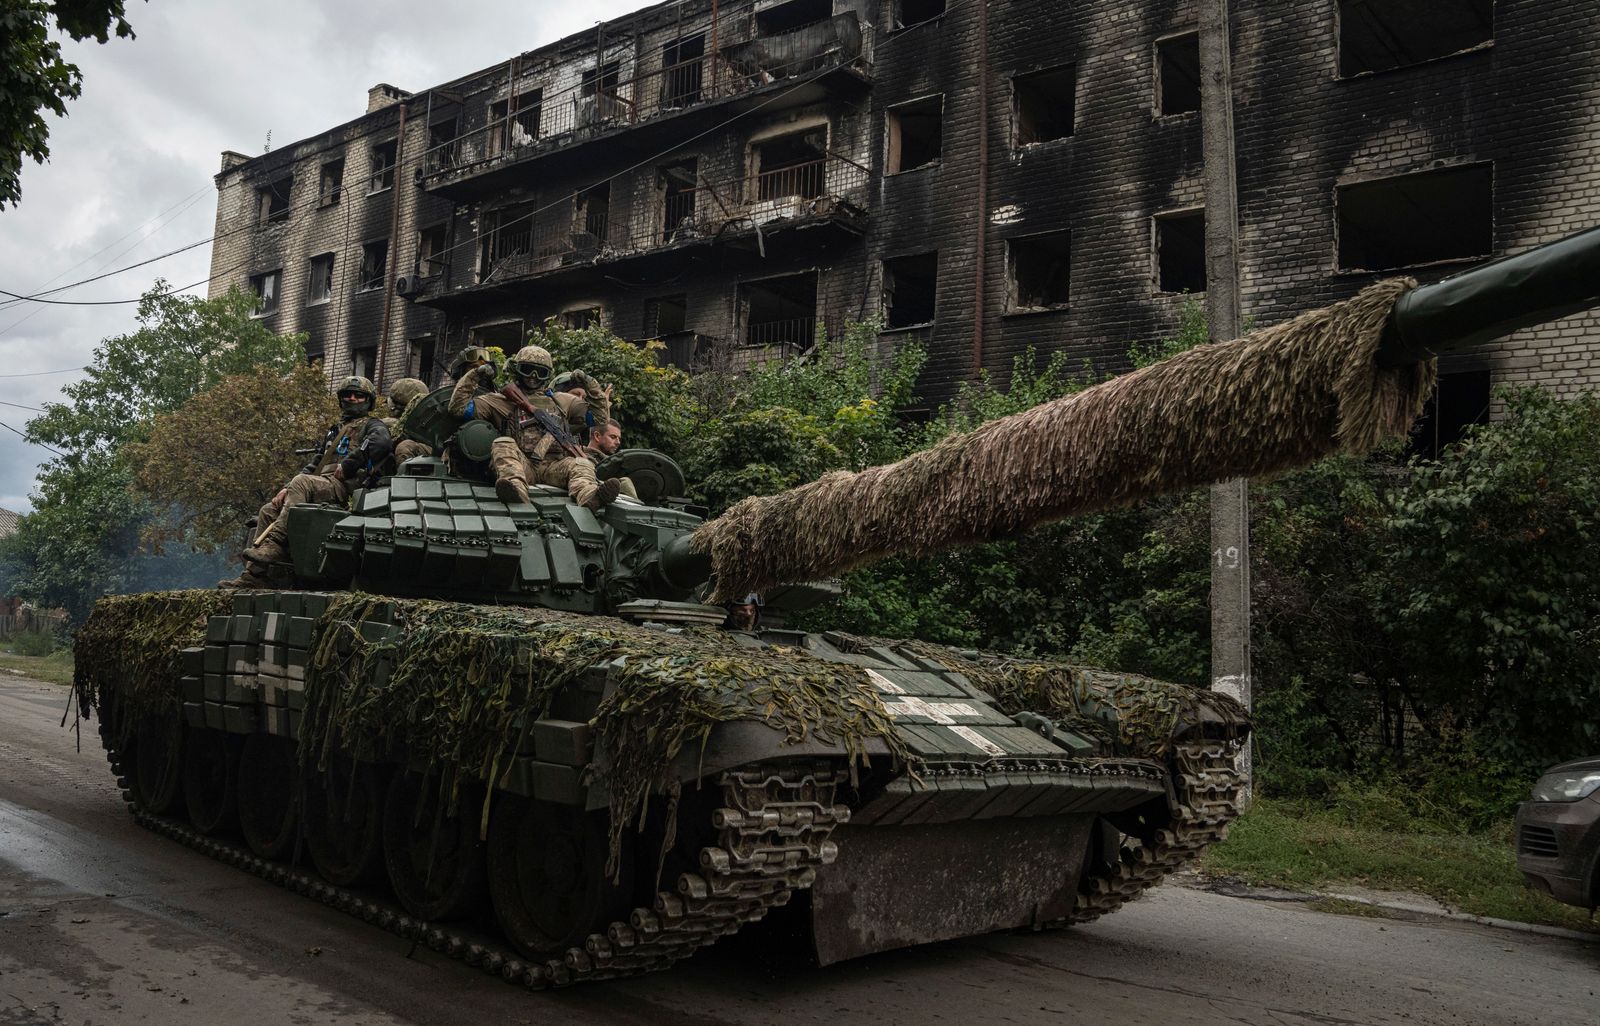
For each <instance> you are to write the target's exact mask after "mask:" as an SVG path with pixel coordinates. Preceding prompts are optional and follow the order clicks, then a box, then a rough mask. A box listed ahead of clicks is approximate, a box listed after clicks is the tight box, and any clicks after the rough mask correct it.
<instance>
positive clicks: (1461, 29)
mask: <svg viewBox="0 0 1600 1026" xmlns="http://www.w3.org/2000/svg"><path fill="white" fill-rule="evenodd" d="M1493 38H1494V0H1384V2H1383V3H1381V4H1377V3H1373V2H1372V0H1339V74H1341V75H1343V76H1345V77H1346V78H1349V77H1350V76H1352V75H1364V74H1367V73H1369V72H1374V71H1388V70H1389V69H1391V68H1403V67H1406V66H1407V65H1410V64H1420V63H1422V62H1423V61H1431V60H1434V59H1436V58H1439V57H1448V56H1450V55H1451V54H1453V53H1460V52H1461V51H1462V50H1472V49H1476V48H1478V47H1481V46H1483V45H1484V44H1486V43H1488V42H1490V41H1491V40H1492V39H1493Z"/></svg>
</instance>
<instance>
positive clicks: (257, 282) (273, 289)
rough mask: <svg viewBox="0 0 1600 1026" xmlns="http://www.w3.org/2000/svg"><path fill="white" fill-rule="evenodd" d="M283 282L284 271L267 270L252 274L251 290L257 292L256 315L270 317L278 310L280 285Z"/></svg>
mask: <svg viewBox="0 0 1600 1026" xmlns="http://www.w3.org/2000/svg"><path fill="white" fill-rule="evenodd" d="M281 284H283V271H281V270H277V271H267V272H265V273H264V274H252V275H251V276H250V291H251V292H254V293H255V294H256V308H255V310H254V312H253V314H252V316H255V317H270V316H272V315H273V314H275V313H277V312H278V286H279V285H281Z"/></svg>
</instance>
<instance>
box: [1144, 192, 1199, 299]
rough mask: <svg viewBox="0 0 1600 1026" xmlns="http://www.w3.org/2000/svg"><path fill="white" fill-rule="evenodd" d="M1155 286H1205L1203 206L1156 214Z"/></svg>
mask: <svg viewBox="0 0 1600 1026" xmlns="http://www.w3.org/2000/svg"><path fill="white" fill-rule="evenodd" d="M1156 288H1157V289H1158V290H1159V291H1161V292H1204V291H1205V290H1206V212H1205V211H1204V210H1203V209H1202V210H1179V211H1174V212H1172V213H1170V214H1157V215H1156Z"/></svg>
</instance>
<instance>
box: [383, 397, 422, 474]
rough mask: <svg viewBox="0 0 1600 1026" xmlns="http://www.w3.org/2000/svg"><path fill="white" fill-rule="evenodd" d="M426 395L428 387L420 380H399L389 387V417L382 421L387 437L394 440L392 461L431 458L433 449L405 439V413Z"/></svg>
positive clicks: (402, 461) (399, 461)
mask: <svg viewBox="0 0 1600 1026" xmlns="http://www.w3.org/2000/svg"><path fill="white" fill-rule="evenodd" d="M427 394H428V386H427V385H426V384H424V383H423V382H422V380H421V379H420V378H401V379H400V380H399V381H396V382H395V383H394V384H392V385H390V386H389V414H390V415H389V416H387V417H385V418H384V419H383V425H384V427H386V428H388V429H389V437H390V438H393V439H394V440H395V443H394V461H395V463H397V464H399V463H404V462H405V461H406V460H409V459H412V458H413V457H416V456H432V455H433V447H432V446H430V445H428V444H427V443H425V442H418V441H416V440H414V439H410V438H406V437H405V422H406V413H407V412H408V411H409V410H410V409H411V408H412V407H413V406H414V405H415V404H416V402H417V400H419V399H421V398H422V397H423V396H425V395H427Z"/></svg>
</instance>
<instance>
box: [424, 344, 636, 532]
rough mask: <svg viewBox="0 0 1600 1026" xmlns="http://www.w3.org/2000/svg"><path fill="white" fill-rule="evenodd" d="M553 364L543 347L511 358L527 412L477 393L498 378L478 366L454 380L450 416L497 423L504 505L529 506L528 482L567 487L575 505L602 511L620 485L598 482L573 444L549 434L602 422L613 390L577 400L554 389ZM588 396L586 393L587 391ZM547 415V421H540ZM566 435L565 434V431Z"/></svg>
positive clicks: (494, 451) (497, 469) (493, 452)
mask: <svg viewBox="0 0 1600 1026" xmlns="http://www.w3.org/2000/svg"><path fill="white" fill-rule="evenodd" d="M554 369H555V366H554V361H553V360H552V359H551V358H550V353H549V351H547V350H545V349H543V348H541V347H539V346H523V347H522V348H521V349H520V350H518V351H517V355H516V356H514V357H512V360H511V375H512V377H513V378H514V379H515V381H516V384H517V386H518V387H519V388H520V389H521V390H522V392H523V394H524V395H525V396H526V398H527V401H528V402H529V404H530V405H531V407H532V409H531V410H525V409H523V408H522V407H521V406H520V405H518V404H516V403H514V402H512V400H511V399H509V398H507V397H506V396H504V395H497V394H492V393H490V394H482V395H480V394H477V392H478V389H479V387H480V386H481V385H482V384H485V383H488V382H492V381H493V380H494V367H493V365H490V366H488V367H475V368H473V369H472V370H471V371H469V372H467V374H465V375H464V376H463V377H462V378H461V380H460V381H458V382H456V387H455V391H454V392H452V393H451V395H450V412H451V413H452V414H454V415H456V416H458V417H466V418H471V417H476V418H478V419H479V420H486V421H488V422H489V423H490V424H492V425H494V427H495V429H496V430H498V431H499V432H500V437H499V438H496V439H495V440H494V443H493V445H492V446H491V447H490V456H489V465H490V467H491V468H492V469H493V471H494V477H495V494H496V495H497V496H499V498H500V501H502V502H524V503H525V502H527V501H528V486H529V485H530V484H543V485H554V486H555V487H557V488H565V489H566V490H567V494H568V495H571V496H572V499H573V501H574V502H577V503H579V504H580V505H583V506H587V507H589V508H590V509H596V510H597V509H599V508H600V507H601V506H604V505H606V504H607V503H609V502H610V501H611V500H612V499H615V498H616V497H617V494H618V492H619V491H620V490H621V486H620V485H618V484H617V482H616V481H614V480H613V481H604V482H602V481H597V480H596V479H595V476H594V464H593V463H592V462H590V460H589V459H588V458H587V457H586V456H584V455H583V454H582V450H581V449H579V448H578V447H577V446H576V445H573V446H572V448H571V451H570V452H569V451H567V450H566V449H564V448H563V444H562V442H561V441H560V440H558V439H557V438H556V436H555V434H554V433H553V432H552V431H551V430H550V426H554V427H558V428H563V429H564V425H565V424H567V423H572V422H576V423H585V422H588V423H592V424H600V423H604V422H605V421H606V420H607V419H608V418H609V417H610V414H611V389H610V388H609V387H607V388H604V389H601V390H600V391H599V394H586V395H585V396H584V398H581V399H580V398H578V397H577V396H575V395H571V394H569V393H566V392H556V391H554V390H552V389H551V388H550V379H551V377H552V375H553V373H554ZM586 392H587V390H586ZM539 414H544V415H545V416H544V418H543V419H544V420H545V421H546V423H541V418H540V416H539ZM563 433H565V432H564V430H563Z"/></svg>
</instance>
